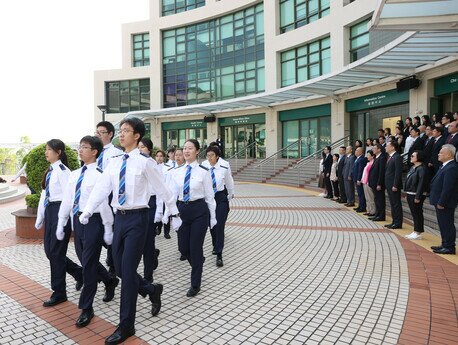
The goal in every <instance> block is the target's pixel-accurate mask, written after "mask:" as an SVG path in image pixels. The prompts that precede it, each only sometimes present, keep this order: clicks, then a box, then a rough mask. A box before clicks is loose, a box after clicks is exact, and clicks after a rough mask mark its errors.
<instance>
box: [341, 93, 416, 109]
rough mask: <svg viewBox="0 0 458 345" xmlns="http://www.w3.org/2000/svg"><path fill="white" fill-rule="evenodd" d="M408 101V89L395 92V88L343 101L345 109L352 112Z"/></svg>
mask: <svg viewBox="0 0 458 345" xmlns="http://www.w3.org/2000/svg"><path fill="white" fill-rule="evenodd" d="M408 101H409V90H406V91H402V92H397V90H388V91H384V92H379V93H374V94H372V95H367V96H363V97H358V98H353V99H348V100H346V101H345V111H348V112H352V111H358V110H363V109H371V108H378V107H383V106H386V105H391V104H397V103H403V102H408Z"/></svg>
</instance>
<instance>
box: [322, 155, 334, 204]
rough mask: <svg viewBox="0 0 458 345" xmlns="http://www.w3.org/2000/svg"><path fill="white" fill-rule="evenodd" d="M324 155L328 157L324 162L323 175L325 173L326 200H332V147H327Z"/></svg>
mask: <svg viewBox="0 0 458 345" xmlns="http://www.w3.org/2000/svg"><path fill="white" fill-rule="evenodd" d="M323 151H324V154H325V155H326V157H325V158H324V161H323V173H324V185H325V186H326V192H327V193H326V196H325V198H326V199H332V198H333V194H332V184H331V167H332V155H331V146H326V147H325V148H324V150H323Z"/></svg>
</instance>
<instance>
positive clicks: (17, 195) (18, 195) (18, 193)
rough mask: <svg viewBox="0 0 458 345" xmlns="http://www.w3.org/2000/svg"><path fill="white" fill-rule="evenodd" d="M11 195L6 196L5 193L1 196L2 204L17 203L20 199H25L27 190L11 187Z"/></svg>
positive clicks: (0, 202) (0, 201)
mask: <svg viewBox="0 0 458 345" xmlns="http://www.w3.org/2000/svg"><path fill="white" fill-rule="evenodd" d="M10 188H11V189H10V190H9V193H7V195H5V193H4V192H3V193H1V194H0V204H6V203H8V202H11V201H15V200H18V199H22V198H24V195H25V190H18V189H17V188H14V187H10Z"/></svg>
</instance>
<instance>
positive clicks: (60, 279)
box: [44, 201, 83, 298]
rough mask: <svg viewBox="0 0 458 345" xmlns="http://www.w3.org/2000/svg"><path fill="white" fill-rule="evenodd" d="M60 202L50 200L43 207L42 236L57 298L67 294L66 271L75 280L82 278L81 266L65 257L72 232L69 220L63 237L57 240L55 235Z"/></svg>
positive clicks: (54, 294) (52, 285)
mask: <svg viewBox="0 0 458 345" xmlns="http://www.w3.org/2000/svg"><path fill="white" fill-rule="evenodd" d="M60 204H61V203H60V201H59V202H50V203H49V204H48V206H47V207H46V209H45V238H44V247H45V253H46V257H47V258H48V260H49V266H50V268H51V289H52V290H53V291H54V292H53V294H52V295H53V296H54V297H57V298H61V297H65V296H66V295H67V286H66V282H65V275H66V273H68V274H70V275H71V276H72V277H73V278H75V280H82V279H83V270H82V269H81V267H80V266H79V265H77V264H76V263H74V262H73V261H72V260H70V259H69V258H68V257H67V249H68V242H69V240H70V235H71V233H72V229H71V225H70V222H67V225H65V227H64V232H65V236H64V239H63V240H62V241H59V240H58V239H57V237H56V229H57V222H58V214H59V207H60Z"/></svg>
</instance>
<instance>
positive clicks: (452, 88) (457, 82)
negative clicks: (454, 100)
mask: <svg viewBox="0 0 458 345" xmlns="http://www.w3.org/2000/svg"><path fill="white" fill-rule="evenodd" d="M456 91H458V73H454V74H450V75H447V76H445V77H442V78H439V79H436V80H435V81H434V95H435V96H440V95H444V94H447V93H452V92H456Z"/></svg>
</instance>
